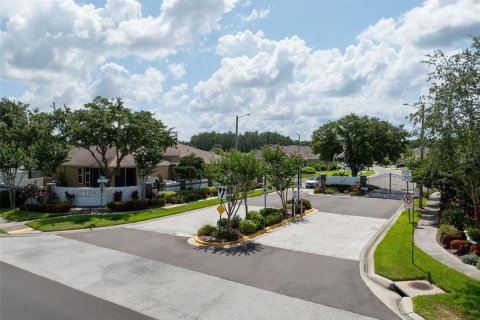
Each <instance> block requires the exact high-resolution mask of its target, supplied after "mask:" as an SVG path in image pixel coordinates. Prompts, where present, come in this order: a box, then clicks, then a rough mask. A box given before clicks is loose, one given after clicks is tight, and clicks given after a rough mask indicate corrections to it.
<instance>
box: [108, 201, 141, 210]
mask: <svg viewBox="0 0 480 320" xmlns="http://www.w3.org/2000/svg"><path fill="white" fill-rule="evenodd" d="M107 207H108V209H110V210H112V211H135V210H144V209H146V208H147V202H146V201H139V200H131V201H124V202H115V201H112V202H109V203H108V204H107Z"/></svg>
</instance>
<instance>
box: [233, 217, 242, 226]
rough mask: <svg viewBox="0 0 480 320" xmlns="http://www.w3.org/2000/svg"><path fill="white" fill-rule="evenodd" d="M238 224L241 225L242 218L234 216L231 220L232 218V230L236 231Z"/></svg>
mask: <svg viewBox="0 0 480 320" xmlns="http://www.w3.org/2000/svg"><path fill="white" fill-rule="evenodd" d="M240 223H242V218H241V217H240V216H239V215H237V214H236V215H235V216H234V217H233V218H232V228H233V229H238V228H240Z"/></svg>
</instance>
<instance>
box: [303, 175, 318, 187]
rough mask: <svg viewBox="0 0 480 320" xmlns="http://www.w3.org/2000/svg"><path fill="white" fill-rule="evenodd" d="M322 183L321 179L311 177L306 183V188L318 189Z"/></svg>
mask: <svg viewBox="0 0 480 320" xmlns="http://www.w3.org/2000/svg"><path fill="white" fill-rule="evenodd" d="M319 183H320V177H310V178H308V180H307V182H305V188H318V184H319Z"/></svg>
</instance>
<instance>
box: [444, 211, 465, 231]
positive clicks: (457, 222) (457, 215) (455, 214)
mask: <svg viewBox="0 0 480 320" xmlns="http://www.w3.org/2000/svg"><path fill="white" fill-rule="evenodd" d="M440 218H441V221H442V224H452V225H454V226H455V227H456V228H457V229H459V230H461V229H463V223H464V222H465V213H464V212H463V210H462V209H461V208H456V207H452V208H447V209H444V210H442V211H441V213H440Z"/></svg>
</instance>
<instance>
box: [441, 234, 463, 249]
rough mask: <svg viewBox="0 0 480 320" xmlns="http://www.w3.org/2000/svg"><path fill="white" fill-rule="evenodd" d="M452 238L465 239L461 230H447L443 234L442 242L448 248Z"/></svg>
mask: <svg viewBox="0 0 480 320" xmlns="http://www.w3.org/2000/svg"><path fill="white" fill-rule="evenodd" d="M453 240H465V234H464V233H463V232H461V231H453V232H448V233H446V234H445V235H444V236H443V238H442V244H443V245H444V246H445V247H446V248H450V242H452V241H453Z"/></svg>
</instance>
